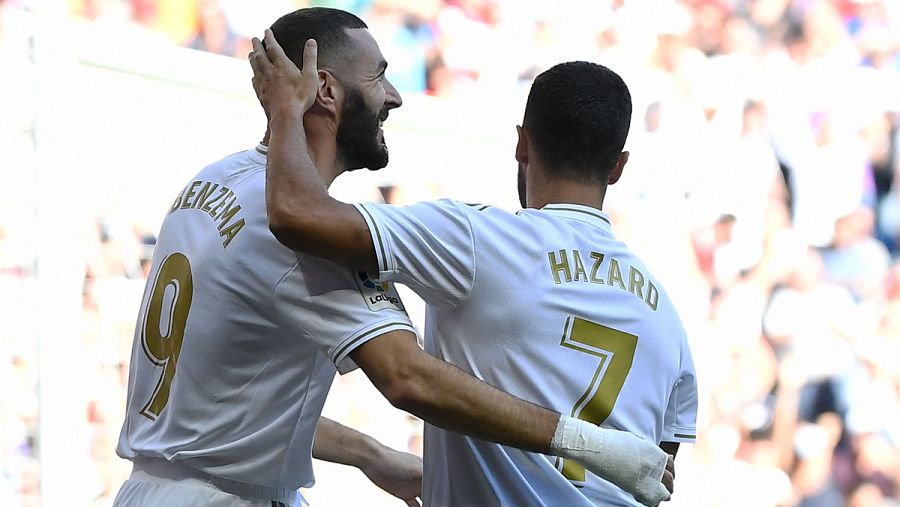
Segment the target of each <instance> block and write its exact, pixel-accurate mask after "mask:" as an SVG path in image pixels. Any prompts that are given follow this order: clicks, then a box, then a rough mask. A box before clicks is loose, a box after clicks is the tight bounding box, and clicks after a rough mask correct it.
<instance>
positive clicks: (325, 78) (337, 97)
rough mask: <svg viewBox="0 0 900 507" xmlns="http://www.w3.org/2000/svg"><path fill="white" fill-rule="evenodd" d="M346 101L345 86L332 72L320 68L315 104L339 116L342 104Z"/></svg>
mask: <svg viewBox="0 0 900 507" xmlns="http://www.w3.org/2000/svg"><path fill="white" fill-rule="evenodd" d="M343 102H344V86H343V85H342V84H341V82H340V81H338V79H337V78H336V77H335V76H334V74H332V73H331V72H329V71H327V70H325V69H319V92H318V93H317V94H316V103H315V106H316V107H319V108H321V109H324V110H325V111H328V112H329V113H331V114H332V115H334V116H337V115H338V113H339V111H338V109H339V106H340V104H343Z"/></svg>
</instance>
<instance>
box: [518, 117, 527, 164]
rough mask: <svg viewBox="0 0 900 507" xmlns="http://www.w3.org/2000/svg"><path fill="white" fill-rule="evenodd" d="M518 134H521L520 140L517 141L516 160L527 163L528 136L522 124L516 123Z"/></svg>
mask: <svg viewBox="0 0 900 507" xmlns="http://www.w3.org/2000/svg"><path fill="white" fill-rule="evenodd" d="M516 134H517V135H518V136H519V140H518V141H517V142H516V162H518V163H520V164H527V163H528V136H526V135H525V129H523V128H522V126H521V125H516Z"/></svg>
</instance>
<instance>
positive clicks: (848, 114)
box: [0, 0, 900, 507]
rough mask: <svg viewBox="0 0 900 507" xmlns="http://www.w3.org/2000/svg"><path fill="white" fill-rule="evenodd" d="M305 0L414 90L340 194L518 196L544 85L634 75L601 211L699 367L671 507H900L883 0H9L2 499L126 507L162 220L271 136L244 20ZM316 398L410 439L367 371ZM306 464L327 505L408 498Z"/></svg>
mask: <svg viewBox="0 0 900 507" xmlns="http://www.w3.org/2000/svg"><path fill="white" fill-rule="evenodd" d="M305 5H330V6H336V7H341V8H346V9H349V10H352V11H354V12H357V13H359V14H361V15H362V16H363V17H364V19H366V21H367V22H368V23H369V25H370V27H371V29H372V31H373V32H374V34H375V37H376V39H377V40H378V41H379V43H380V44H381V48H382V50H383V52H384V54H385V55H386V57H387V59H388V60H389V62H390V68H389V69H388V76H389V78H390V79H391V81H392V82H393V83H394V84H395V85H396V86H397V88H398V89H399V90H400V91H401V93H403V96H404V100H405V105H404V106H403V107H402V108H401V109H399V110H397V111H395V112H393V113H392V114H391V118H390V120H389V121H388V122H387V124H386V127H385V130H386V132H387V139H388V142H389V144H390V146H391V148H392V153H391V165H390V166H389V168H388V169H386V170H384V171H381V172H378V173H369V172H366V173H356V174H353V175H351V176H345V177H342V178H340V179H339V180H338V181H337V183H336V185H335V193H336V194H337V195H338V196H340V197H342V198H344V199H347V200H364V201H365V200H383V199H384V200H388V201H390V202H394V203H408V202H414V201H417V200H422V199H433V198H436V197H439V196H452V197H455V198H459V199H463V200H467V201H481V202H491V203H495V204H497V205H500V206H503V207H506V208H508V209H511V210H512V209H516V207H517V200H516V195H515V184H514V181H515V163H514V161H513V146H514V142H515V130H514V125H515V124H516V123H517V122H519V121H520V118H521V113H522V110H523V107H524V102H525V97H526V94H527V90H528V86H529V83H530V80H531V79H532V78H533V76H534V75H536V74H537V73H539V72H540V71H541V70H543V69H545V68H547V67H549V66H550V65H552V64H554V63H557V62H560V61H565V60H573V59H586V60H592V61H596V62H600V63H603V64H605V65H608V66H610V67H611V68H613V69H614V70H616V71H618V72H619V73H620V74H622V75H623V77H624V78H625V79H626V81H627V82H628V84H629V86H630V88H631V90H632V94H633V97H634V105H635V107H634V122H633V127H632V131H631V135H630V139H629V143H628V147H627V148H628V149H629V150H630V151H631V152H632V156H631V159H630V162H629V164H628V166H627V170H626V173H625V176H624V177H623V179H622V181H621V182H620V183H619V184H617V185H616V186H614V187H612V189H611V191H610V195H609V202H608V205H607V207H608V211H609V212H610V214H611V216H612V218H613V221H614V227H615V231H616V233H617V235H619V236H620V237H622V238H623V239H625V240H626V241H627V242H629V243H630V244H631V245H632V246H633V249H634V250H636V251H637V252H638V253H639V254H640V255H642V256H643V257H644V258H645V259H646V261H647V263H648V265H649V266H650V267H651V269H653V271H654V272H655V273H656V274H657V276H658V277H659V278H661V279H662V280H663V282H664V283H665V284H666V287H667V288H668V290H669V292H670V293H671V295H672V297H673V299H674V300H675V301H676V303H677V304H678V305H679V309H680V312H681V315H682V318H683V320H684V323H685V325H686V327H687V329H688V332H689V335H690V337H691V341H692V345H693V351H694V356H695V362H696V366H697V370H698V375H699V379H700V417H699V424H698V434H699V438H698V441H697V444H696V445H695V446H684V448H683V449H682V451H681V452H680V454H679V458H678V460H677V464H678V465H677V466H678V468H677V473H678V479H677V483H676V485H677V491H676V494H675V497H674V499H673V501H672V503H671V505H683V506H714V505H721V506H735V505H746V506H754V507H757V506H769V505H772V506H774V505H784V506H793V505H803V506H838V505H850V506H853V507H862V506H896V505H900V500H898V499H900V423H898V421H900V394H898V393H900V267H898V263H897V259H898V239H900V183H898V182H897V179H898V178H897V173H898V171H900V163H898V161H900V135H898V126H900V2H898V1H896V0H833V1H831V0H682V1H675V0H594V1H575V0H560V1H554V2H542V1H537V0H527V1H525V0H455V1H449V0H448V1H439V0H420V1H405V2H404V1H400V0H344V1H340V0H334V1H330V2H304V1H293V0H265V1H254V2H250V1H241V0H219V1H216V0H185V1H182V0H34V1H28V0H0V69H2V73H3V74H2V79H0V118H2V120H0V152H2V153H3V157H2V159H3V162H2V163H0V167H2V180H0V182H2V183H0V326H2V327H0V336H2V339H0V385H2V387H3V393H4V396H3V397H0V505H4V506H7V505H8V506H18V505H27V506H34V505H46V506H56V505H76V506H77V505H89V506H103V505H109V504H110V503H111V502H112V498H113V496H114V495H115V492H116V489H117V488H118V486H119V484H120V483H121V481H122V480H123V479H124V478H125V477H126V476H127V474H128V471H129V464H128V463H127V462H124V461H122V460H119V459H118V458H117V457H116V456H115V453H114V450H113V448H114V443H115V440H116V437H117V433H118V430H119V425H120V422H121V419H122V413H123V409H124V400H125V379H126V376H127V368H128V366H127V362H128V358H129V351H130V346H131V339H132V329H133V325H134V318H135V315H136V312H137V307H138V303H139V300H140V295H141V291H142V288H143V284H144V281H145V280H144V277H145V273H146V267H147V258H148V255H149V254H150V252H152V244H153V241H154V239H153V238H154V234H155V232H156V231H157V228H158V226H159V223H160V221H161V219H162V217H163V215H164V212H165V210H166V209H167V206H168V204H169V202H170V201H171V199H172V198H174V196H175V194H176V193H177V191H178V189H179V188H180V187H181V186H182V185H183V184H184V182H185V181H186V180H187V178H189V177H190V176H191V175H193V174H194V173H195V172H196V171H197V170H198V169H199V168H200V167H201V166H203V165H204V164H206V163H208V162H210V161H213V160H216V159H218V158H220V157H222V156H223V155H226V154H228V153H232V152H234V151H237V150H241V149H246V148H251V147H252V146H254V144H255V143H256V142H257V141H258V140H259V139H260V138H261V134H262V132H263V129H264V117H263V115H262V113H261V111H260V110H259V107H258V105H257V103H256V100H255V97H254V96H253V95H252V91H251V89H250V84H249V78H250V73H249V68H248V65H247V64H246V61H245V56H246V53H247V52H248V50H249V49H248V48H249V42H248V40H249V39H248V38H249V37H250V36H253V35H257V34H259V33H260V32H261V31H262V29H263V28H264V27H265V26H267V25H268V24H269V23H271V21H272V20H274V19H275V18H277V17H278V16H279V15H281V14H283V13H285V12H287V11H289V10H292V9H294V8H297V7H302V6H305ZM404 296H405V301H406V303H407V306H409V307H410V312H411V315H412V317H413V319H414V320H415V321H416V322H421V312H422V308H421V304H420V302H417V301H416V300H415V297H414V296H413V295H411V294H410V293H408V292H404ZM325 412H326V415H329V416H331V417H333V418H335V419H337V420H339V421H342V422H344V423H345V424H348V425H350V426H353V427H355V428H358V429H360V430H362V431H364V432H367V433H370V434H372V435H373V436H375V437H376V438H378V439H380V440H381V441H383V442H385V443H386V444H388V445H391V446H394V447H396V448H401V449H409V450H411V451H413V452H420V451H421V448H420V433H421V422H419V421H416V420H415V419H413V418H411V417H408V416H405V415H403V414H402V413H400V412H397V411H395V410H393V409H392V408H391V407H390V406H389V405H388V404H387V403H386V402H385V401H384V400H383V399H381V398H380V397H379V396H378V395H377V394H376V392H375V391H374V389H373V388H372V387H371V386H370V385H369V384H368V382H367V380H366V379H365V377H364V376H363V375H362V374H359V373H354V374H351V375H348V376H345V377H341V378H338V379H337V380H336V381H335V385H334V388H333V390H332V394H331V396H330V398H329V401H328V404H327V406H326V410H325ZM316 466H317V479H318V482H317V484H316V486H315V487H314V488H312V489H311V490H309V491H307V492H306V494H307V496H308V498H309V499H310V500H311V501H312V502H313V505H399V504H400V502H399V501H395V500H393V499H391V498H390V497H388V496H386V495H385V494H383V493H381V492H380V491H379V490H377V489H376V488H375V487H374V486H372V485H370V484H369V483H368V482H367V481H366V480H365V478H364V477H363V476H362V475H361V474H360V473H358V472H357V471H356V470H352V469H348V468H345V467H339V466H331V465H330V464H325V463H321V462H317V465H316Z"/></svg>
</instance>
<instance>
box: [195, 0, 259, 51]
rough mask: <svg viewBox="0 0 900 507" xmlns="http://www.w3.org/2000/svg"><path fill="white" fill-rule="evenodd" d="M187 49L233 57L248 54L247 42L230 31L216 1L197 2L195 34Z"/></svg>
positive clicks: (229, 26)
mask: <svg viewBox="0 0 900 507" xmlns="http://www.w3.org/2000/svg"><path fill="white" fill-rule="evenodd" d="M188 47H190V48H193V49H200V50H203V51H210V52H212V53H218V54H220V55H226V56H234V57H243V56H246V55H247V53H249V52H250V43H249V41H248V40H247V39H246V38H242V37H240V36H239V35H238V34H237V33H235V32H234V30H232V28H231V25H230V24H229V21H228V17H227V16H226V15H225V11H224V10H223V9H222V6H221V5H220V4H219V2H218V0H197V33H196V35H195V36H194V38H193V39H191V41H190V42H188Z"/></svg>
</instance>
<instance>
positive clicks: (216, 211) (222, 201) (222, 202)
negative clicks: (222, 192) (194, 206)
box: [209, 187, 234, 218]
mask: <svg viewBox="0 0 900 507" xmlns="http://www.w3.org/2000/svg"><path fill="white" fill-rule="evenodd" d="M222 188H223V189H227V188H228V187H222ZM233 195H234V192H232V191H231V190H228V195H227V196H226V197H225V198H224V199H219V203H218V204H216V207H215V208H213V209H212V210H211V211H210V212H209V216H211V217H213V218H216V217H217V216H218V215H219V210H220V209H222V206H225V203H227V202H229V199H231V196H233ZM229 206H230V204H229Z"/></svg>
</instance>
